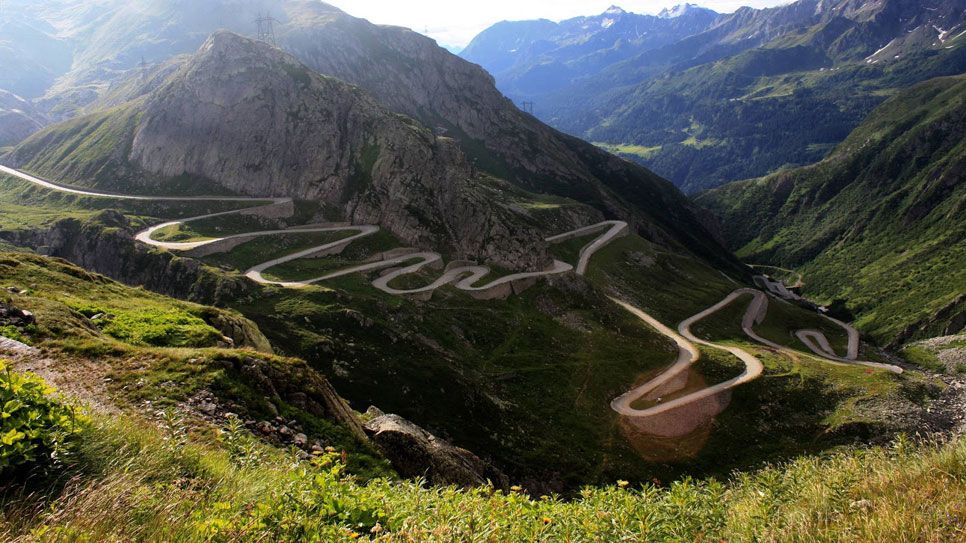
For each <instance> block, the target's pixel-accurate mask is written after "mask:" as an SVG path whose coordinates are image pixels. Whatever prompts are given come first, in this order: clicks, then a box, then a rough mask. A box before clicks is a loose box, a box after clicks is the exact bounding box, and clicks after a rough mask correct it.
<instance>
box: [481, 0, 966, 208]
mask: <svg viewBox="0 0 966 543" xmlns="http://www.w3.org/2000/svg"><path fill="white" fill-rule="evenodd" d="M964 11H966V1H964V0H927V1H918V0H916V1H913V0H879V1H875V2H863V1H857V0H838V1H832V2H830V1H824V0H799V1H798V2H795V3H792V4H789V5H787V6H782V7H776V8H769V9H760V10H758V9H752V8H741V9H739V10H738V11H736V12H734V13H732V14H729V15H717V14H714V13H713V12H710V11H708V10H702V9H700V8H696V7H693V6H684V7H681V8H676V9H675V10H672V11H671V12H670V13H666V14H664V16H663V17H662V16H657V17H651V16H644V15H634V14H628V13H626V12H624V11H623V10H619V9H617V8H612V9H610V10H608V11H607V12H605V13H604V14H601V15H599V16H597V17H587V18H579V19H574V20H571V21H564V22H563V23H560V24H554V23H552V22H549V21H527V22H519V23H500V24H498V25H495V26H494V27H492V28H490V29H488V30H486V31H484V32H483V33H482V34H481V35H480V36H479V37H477V38H476V39H475V40H474V41H473V43H471V44H470V46H469V47H467V48H466V50H464V51H463V53H462V56H463V57H464V58H467V59H469V60H472V61H474V62H477V63H479V64H481V65H482V66H483V67H484V68H486V69H487V70H489V71H490V72H491V73H493V74H494V75H495V76H496V79H497V84H498V86H499V88H500V89H501V90H503V91H504V92H505V93H507V94H508V96H510V97H511V98H512V99H514V100H516V101H518V102H523V101H527V102H533V111H534V113H535V114H536V115H537V116H539V117H540V118H542V119H544V120H546V121H548V122H549V123H550V124H552V125H554V126H556V127H557V128H560V129H563V130H564V131H567V132H570V133H572V134H576V135H579V136H581V137H584V138H585V139H588V140H591V141H595V142H598V143H600V144H604V145H607V146H608V148H610V149H611V150H613V151H615V152H619V153H621V154H623V155H624V156H627V157H629V158H633V159H635V160H638V161H640V162H642V163H644V164H646V165H649V166H650V167H652V168H654V169H655V171H657V172H658V173H660V174H662V175H664V176H666V177H668V178H670V179H671V180H672V181H674V182H675V183H677V184H678V185H679V186H681V187H682V188H684V189H685V190H686V191H690V192H696V191H700V190H702V189H705V188H710V187H714V186H718V185H720V184H722V183H725V182H727V181H733V180H739V179H745V178H751V177H757V176H760V175H764V174H767V173H769V172H771V171H774V170H776V169H778V168H781V167H785V166H794V165H804V164H808V163H811V162H814V161H817V160H819V159H821V158H822V157H823V156H824V155H825V154H826V153H827V152H828V151H829V150H830V149H831V148H833V147H834V146H835V145H836V144H837V143H839V142H840V141H841V140H842V139H844V138H845V137H846V136H847V135H848V134H849V132H850V131H851V130H852V129H854V128H855V127H857V126H858V125H859V123H860V122H861V121H862V120H863V119H864V118H865V116H866V115H868V113H869V112H870V111H871V110H872V109H873V108H874V107H875V106H876V105H878V104H879V103H881V102H882V101H883V100H885V99H886V98H888V97H889V96H890V95H892V94H895V93H896V92H897V91H899V90H901V89H902V88H905V87H907V86H909V85H911V84H914V83H916V82H919V81H923V80H925V79H928V78H931V77H936V76H942V75H954V74H958V73H962V72H964V71H966V52H964V45H966V25H964ZM671 14H675V15H678V16H677V17H669V15H671Z"/></svg>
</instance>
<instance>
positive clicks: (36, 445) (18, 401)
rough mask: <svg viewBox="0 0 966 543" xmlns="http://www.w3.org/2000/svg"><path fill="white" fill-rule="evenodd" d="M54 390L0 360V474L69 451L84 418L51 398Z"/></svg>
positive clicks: (54, 459) (59, 455)
mask: <svg viewBox="0 0 966 543" xmlns="http://www.w3.org/2000/svg"><path fill="white" fill-rule="evenodd" d="M53 392H54V389H53V388H51V387H50V386H48V385H47V384H46V383H44V381H43V380H42V379H40V378H39V377H37V376H36V375H33V374H29V373H28V374H19V373H15V372H13V371H11V370H10V366H9V364H8V363H7V362H5V361H3V360H0V473H3V472H7V471H9V470H11V469H13V468H17V467H20V466H24V465H28V464H33V463H37V462H48V461H56V460H58V459H59V458H61V457H63V455H64V454H65V453H67V452H69V450H70V447H71V444H72V442H73V440H74V439H75V438H76V436H77V435H78V433H79V432H80V429H81V425H82V423H83V422H84V418H83V417H80V416H78V415H77V413H76V412H75V411H74V409H73V408H71V407H68V406H66V405H64V404H62V403H61V402H60V401H58V400H56V399H54V398H52V397H51V394H52V393H53Z"/></svg>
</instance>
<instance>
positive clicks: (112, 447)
mask: <svg viewBox="0 0 966 543" xmlns="http://www.w3.org/2000/svg"><path fill="white" fill-rule="evenodd" d="M342 462H343V459H342V458H341V455H339V454H336V453H333V452H329V453H326V454H320V455H318V456H316V457H315V458H313V459H312V460H310V461H299V460H297V459H295V458H294V457H293V456H291V455H289V454H288V453H286V452H285V451H281V450H277V449H273V448H270V447H267V446H264V445H262V444H260V443H258V442H256V441H254V440H253V439H252V438H251V437H250V436H249V435H247V434H246V433H244V431H241V430H238V429H237V428H236V427H231V426H229V427H226V428H223V429H221V430H220V431H217V432H216V431H213V430H211V429H207V430H190V431H189V430H188V429H187V428H185V427H182V426H180V425H178V424H165V425H161V426H155V425H153V424H144V423H143V421H140V420H138V419H136V418H130V417H120V418H115V417H102V416H95V417H94V418H93V422H92V423H91V424H90V425H88V426H86V427H85V429H84V430H83V432H82V434H81V435H80V438H79V442H78V444H77V446H76V448H75V450H74V452H73V453H72V454H71V455H70V456H69V457H67V458H66V459H65V460H64V461H63V463H62V465H61V466H59V467H58V468H57V470H56V471H55V472H54V473H51V474H50V475H49V476H46V477H45V476H39V475H37V474H36V472H35V473H32V474H31V473H22V474H20V476H19V477H18V478H14V479H13V480H6V481H5V483H4V484H3V485H2V487H0V488H2V493H0V538H2V539H4V540H7V541H185V542H194V541H198V542H201V541H318V542H322V541H326V542H336V541H353V540H356V541H359V540H361V541H367V540H372V541H384V542H421V543H422V542H432V541H466V542H489V541H507V542H516V541H547V542H549V541H554V542H556V541H571V542H584V541H587V542H591V541H602V542H603V541H729V542H740V541H782V542H788V541H800V542H813V541H815V542H818V541H845V540H848V541H857V542H864V541H867V542H880V541H923V542H945V541H957V540H961V539H962V538H963V537H966V440H962V439H960V440H956V441H952V442H949V443H946V444H941V445H940V444H925V445H914V444H912V443H910V442H909V440H907V439H904V438H900V439H899V440H898V441H896V442H895V443H894V444H893V445H891V446H889V447H877V448H872V449H852V450H848V451H845V452H841V453H838V454H834V455H829V456H826V457H814V456H813V457H803V458H800V459H797V460H795V461H792V462H789V463H787V464H782V465H776V466H771V467H768V468H765V469H763V470H760V471H756V472H753V473H736V474H734V476H733V477H731V478H730V479H729V480H728V481H726V482H725V481H719V480H715V479H707V480H693V479H683V480H680V481H676V482H674V483H671V484H669V485H663V484H661V483H660V482H659V481H655V482H654V483H651V484H644V485H628V484H627V483H626V482H624V481H615V482H614V484H611V485H607V486H604V487H599V488H589V487H588V488H585V489H584V490H582V491H581V493H580V495H579V497H577V498H575V499H573V500H563V499H561V498H559V497H557V496H540V497H533V496H528V495H526V494H523V493H521V492H520V491H519V490H517V489H516V488H514V489H511V490H510V491H509V492H503V491H500V490H495V489H493V488H490V487H482V488H477V489H467V490H464V489H458V488H426V487H423V486H421V485H420V484H419V482H418V481H417V482H405V481H397V480H392V479H373V480H369V481H360V480H358V479H355V478H353V477H351V476H347V475H346V474H345V470H344V466H343V464H342Z"/></svg>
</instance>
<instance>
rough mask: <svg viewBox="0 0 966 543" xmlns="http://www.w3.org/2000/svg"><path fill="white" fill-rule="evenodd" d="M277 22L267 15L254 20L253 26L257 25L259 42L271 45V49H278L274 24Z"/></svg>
mask: <svg viewBox="0 0 966 543" xmlns="http://www.w3.org/2000/svg"><path fill="white" fill-rule="evenodd" d="M277 22H278V21H277V20H276V19H275V18H274V17H272V16H271V14H268V13H266V14H265V15H259V16H258V19H255V24H256V25H258V39H259V41H263V42H265V43H269V44H271V45H272V47H278V43H277V42H276V41H275V23H277Z"/></svg>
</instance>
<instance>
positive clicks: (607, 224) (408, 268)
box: [0, 165, 628, 298]
mask: <svg viewBox="0 0 966 543" xmlns="http://www.w3.org/2000/svg"><path fill="white" fill-rule="evenodd" d="M0 172H2V173H5V174H7V175H11V176H14V177H17V178H19V179H21V180H23V181H27V182H30V183H33V184H34V185H37V186H40V187H43V188H46V189H49V190H55V191H59V192H65V193H69V194H77V195H81V196H90V197H96V198H113V199H121V200H137V201H156V202H169V201H170V202H184V201H192V202H221V203H224V202H237V203H250V204H252V207H249V208H243V209H239V210H232V211H223V212H219V213H209V214H206V215H200V216H197V217H191V218H187V219H180V220H175V221H169V222H165V223H162V224H158V225H155V226H152V227H150V228H148V229H146V230H144V231H142V232H138V233H137V234H136V236H135V239H136V240H137V241H140V242H141V243H145V244H147V245H151V246H153V247H158V248H160V249H166V250H169V251H179V252H195V253H196V254H197V253H198V251H200V250H204V253H203V254H205V255H208V254H215V253H221V252H227V251H230V250H231V249H233V248H234V247H237V246H238V245H240V244H242V243H245V242H248V241H251V240H252V239H255V238H258V237H265V236H276V235H284V234H309V233H323V232H356V234H354V235H352V236H349V237H346V238H343V239H340V240H337V241H333V242H329V243H325V244H322V245H319V246H316V247H311V248H308V249H305V250H303V251H299V252H296V253H292V254H288V255H284V256H281V257H278V258H274V259H271V260H268V261H266V262H263V263H261V264H258V265H256V266H253V267H252V268H251V269H249V270H247V271H246V272H245V276H246V277H248V278H250V279H251V280H253V281H255V282H258V283H261V284H264V285H275V286H280V287H284V288H293V289H294V288H305V287H307V286H309V285H313V284H316V283H320V282H323V281H327V280H330V279H335V278H337V277H343V276H346V275H351V274H356V273H367V272H372V271H377V270H383V269H390V268H395V267H397V266H401V265H404V264H408V265H405V266H404V267H401V268H398V269H392V270H390V271H389V272H388V273H385V274H383V275H381V276H380V277H379V278H377V279H375V280H374V281H373V282H372V285H373V286H374V287H375V288H377V289H379V290H381V291H383V292H385V293H387V294H391V295H396V296H401V295H414V294H424V293H425V294H431V293H432V292H433V291H435V290H437V289H439V288H442V287H444V286H446V285H449V284H453V285H454V286H455V287H456V288H457V289H459V290H462V291H465V292H468V293H470V294H471V295H474V296H477V297H482V298H496V297H506V296H509V295H510V294H512V293H514V292H518V291H520V290H522V289H523V288H525V287H526V286H529V285H530V284H532V282H533V281H534V280H537V279H539V278H542V277H547V276H551V275H560V274H563V273H567V272H570V271H573V270H574V266H572V265H570V264H567V263H566V262H561V261H559V260H555V261H554V262H553V264H552V265H550V266H549V267H547V268H546V269H544V270H541V271H535V272H522V273H514V274H509V275H505V276H502V277H499V278H497V279H495V280H493V281H490V282H488V283H485V284H478V283H479V282H480V281H483V280H484V279H485V278H486V276H488V275H489V274H490V273H491V269H490V268H489V267H487V266H481V265H476V264H469V265H462V266H452V265H451V266H450V267H449V268H447V269H446V270H445V271H444V273H443V274H442V276H440V277H439V278H438V279H436V280H435V281H433V282H432V283H430V284H429V285H426V286H423V287H419V288H414V289H398V288H394V287H393V286H392V285H391V283H392V282H393V281H394V280H396V279H398V278H400V277H402V276H404V275H410V274H415V273H418V272H420V271H422V270H423V269H424V268H427V267H431V266H434V265H441V264H442V262H443V257H442V255H440V254H439V253H435V252H429V251H424V252H401V251H399V250H396V251H390V252H389V253H384V254H383V255H382V256H381V257H380V258H379V260H377V261H375V262H368V263H364V264H360V265H358V266H351V267H349V268H346V269H343V270H339V271H335V272H331V273H328V274H326V275H323V276H321V277H316V278H312V279H306V280H302V281H274V280H271V279H268V278H266V277H265V272H266V271H267V270H269V269H271V268H273V267H275V266H279V265H281V264H285V263H287V262H291V261H293V260H299V259H302V258H307V257H312V256H318V255H322V254H332V253H333V252H339V251H341V250H342V249H344V248H345V247H347V246H348V245H349V244H351V243H352V242H354V241H357V240H360V239H362V238H365V237H368V236H371V235H373V234H375V233H377V232H379V227H378V226H375V225H354V226H318V227H304V228H291V229H286V230H265V231H259V232H248V233H244V234H236V235H233V236H226V237H223V238H216V239H207V240H201V241H190V242H168V241H158V240H155V239H154V237H153V236H154V235H155V234H156V233H157V232H158V231H160V230H163V229H165V228H168V227H173V226H179V225H183V224H187V223H190V222H195V221H201V220H205V219H211V218H214V217H222V216H226V215H244V214H248V215H251V214H257V213H258V212H260V211H268V210H275V211H276V212H278V211H279V210H282V211H281V213H283V214H284V213H285V211H284V209H289V210H291V211H290V212H289V213H288V214H289V215H291V212H294V208H292V205H293V200H292V199H291V198H248V197H222V196H194V197H175V196H131V195H125V194H114V193H108V192H97V191H90V190H83V189H77V188H73V187H68V186H64V185H60V184H57V183H53V182H51V181H47V180H44V179H40V178H38V177H36V176H33V175H30V174H28V173H25V172H21V171H19V170H16V169H14V168H9V167H6V166H2V165H0ZM266 202H268V203H266ZM598 231H603V233H602V234H601V235H600V236H599V237H597V238H595V239H594V240H593V241H591V242H590V243H588V244H587V245H586V246H585V247H583V248H582V249H581V251H580V257H579V260H578V263H577V268H576V270H577V273H578V274H581V275H583V274H584V273H585V272H586V270H587V266H588V263H589V261H590V258H591V257H592V256H593V255H594V254H595V253H596V252H597V251H599V250H600V249H602V248H603V247H605V246H606V245H607V244H609V243H610V242H612V241H613V240H614V239H616V238H617V237H619V236H622V235H625V234H626V233H627V231H628V225H627V223H626V222H623V221H604V222H601V223H598V224H594V225H591V226H586V227H583V228H579V229H576V230H573V231H570V232H565V233H563V234H559V235H556V236H551V237H549V238H547V239H546V241H547V242H549V243H559V242H562V241H565V240H568V239H573V238H575V237H581V236H584V235H587V234H592V233H594V232H598Z"/></svg>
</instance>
